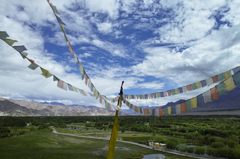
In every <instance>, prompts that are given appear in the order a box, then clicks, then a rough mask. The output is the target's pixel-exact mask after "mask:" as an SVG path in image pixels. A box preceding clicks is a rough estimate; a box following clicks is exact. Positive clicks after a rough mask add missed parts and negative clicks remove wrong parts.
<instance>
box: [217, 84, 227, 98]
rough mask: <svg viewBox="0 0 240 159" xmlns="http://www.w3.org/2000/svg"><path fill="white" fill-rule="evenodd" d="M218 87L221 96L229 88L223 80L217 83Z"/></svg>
mask: <svg viewBox="0 0 240 159" xmlns="http://www.w3.org/2000/svg"><path fill="white" fill-rule="evenodd" d="M216 88H217V92H218V95H219V96H221V95H224V94H226V93H227V89H226V86H225V84H224V82H221V83H219V84H218V85H216Z"/></svg>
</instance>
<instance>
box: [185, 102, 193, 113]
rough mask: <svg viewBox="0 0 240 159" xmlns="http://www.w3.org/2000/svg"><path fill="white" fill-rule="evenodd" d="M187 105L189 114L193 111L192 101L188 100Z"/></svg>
mask: <svg viewBox="0 0 240 159" xmlns="http://www.w3.org/2000/svg"><path fill="white" fill-rule="evenodd" d="M185 105H186V108H187V112H189V111H191V110H192V107H191V100H187V101H186V102H185Z"/></svg>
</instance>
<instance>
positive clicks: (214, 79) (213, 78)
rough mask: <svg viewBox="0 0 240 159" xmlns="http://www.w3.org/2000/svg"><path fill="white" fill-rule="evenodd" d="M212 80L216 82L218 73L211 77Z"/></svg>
mask: <svg viewBox="0 0 240 159" xmlns="http://www.w3.org/2000/svg"><path fill="white" fill-rule="evenodd" d="M212 81H213V83H216V82H218V75H216V76H213V77H212Z"/></svg>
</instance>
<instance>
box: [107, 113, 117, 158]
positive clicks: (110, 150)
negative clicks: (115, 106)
mask: <svg viewBox="0 0 240 159" xmlns="http://www.w3.org/2000/svg"><path fill="white" fill-rule="evenodd" d="M117 137H118V110H117V111H116V114H115V118H114V122H113V128H112V134H111V139H110V142H109V148H108V154H107V159H113V156H114V151H115V146H116V142H117Z"/></svg>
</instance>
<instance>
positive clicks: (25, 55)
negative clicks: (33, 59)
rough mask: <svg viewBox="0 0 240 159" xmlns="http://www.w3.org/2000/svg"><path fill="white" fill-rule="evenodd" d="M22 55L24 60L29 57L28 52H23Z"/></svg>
mask: <svg viewBox="0 0 240 159" xmlns="http://www.w3.org/2000/svg"><path fill="white" fill-rule="evenodd" d="M20 55H21V56H22V58H23V59H25V58H26V57H27V55H28V53H26V52H21V53H20Z"/></svg>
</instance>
